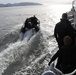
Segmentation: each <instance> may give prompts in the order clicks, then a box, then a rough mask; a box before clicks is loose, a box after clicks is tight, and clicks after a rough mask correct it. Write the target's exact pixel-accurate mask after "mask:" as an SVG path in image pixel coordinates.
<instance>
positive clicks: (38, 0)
mask: <svg viewBox="0 0 76 75" xmlns="http://www.w3.org/2000/svg"><path fill="white" fill-rule="evenodd" d="M72 1H73V0H0V3H19V2H36V3H72Z"/></svg>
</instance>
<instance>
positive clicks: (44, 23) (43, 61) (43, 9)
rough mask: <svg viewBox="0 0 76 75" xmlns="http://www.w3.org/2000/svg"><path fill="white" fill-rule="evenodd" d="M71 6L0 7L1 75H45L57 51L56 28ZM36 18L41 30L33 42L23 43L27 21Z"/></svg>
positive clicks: (31, 40)
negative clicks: (23, 31)
mask: <svg viewBox="0 0 76 75" xmlns="http://www.w3.org/2000/svg"><path fill="white" fill-rule="evenodd" d="M71 8H72V5H71V4H52V5H51V4H44V5H41V6H20V7H1V8H0V75H41V73H42V72H44V71H45V70H47V69H48V62H49V60H50V58H51V56H52V55H53V54H54V53H55V52H56V51H57V49H58V48H57V43H56V40H55V38H54V36H53V33H54V27H55V24H56V23H57V22H59V20H60V18H61V15H62V13H64V12H69V11H70V10H71ZM33 15H36V17H37V18H38V19H39V20H40V31H39V32H38V33H37V34H35V35H34V36H32V38H31V39H30V40H29V41H27V42H26V41H25V40H23V41H19V31H20V28H21V27H22V25H23V23H24V21H25V20H26V18H28V17H31V16H33Z"/></svg>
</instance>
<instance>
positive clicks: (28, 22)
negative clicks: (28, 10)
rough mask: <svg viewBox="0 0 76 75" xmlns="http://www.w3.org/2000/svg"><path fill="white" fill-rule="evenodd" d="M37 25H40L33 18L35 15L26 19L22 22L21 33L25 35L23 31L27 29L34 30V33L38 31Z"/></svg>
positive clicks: (35, 18)
mask: <svg viewBox="0 0 76 75" xmlns="http://www.w3.org/2000/svg"><path fill="white" fill-rule="evenodd" d="M39 25H40V21H39V20H38V19H37V17H35V15H34V16H33V17H30V18H27V19H26V20H25V22H24V26H22V28H21V31H20V32H22V33H25V31H26V30H27V29H32V28H35V30H36V32H38V31H39V29H40V28H39Z"/></svg>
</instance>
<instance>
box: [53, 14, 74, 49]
mask: <svg viewBox="0 0 76 75" xmlns="http://www.w3.org/2000/svg"><path fill="white" fill-rule="evenodd" d="M74 32H75V30H74V28H73V27H72V26H71V23H70V21H69V20H68V19H67V14H66V13H64V14H63V15H62V19H61V21H60V22H59V23H57V24H56V26H55V29H54V36H55V38H56V40H57V42H58V46H59V48H60V47H61V46H63V45H64V43H63V38H64V37H65V36H66V35H69V36H71V37H72V38H73V39H75V38H74ZM73 43H75V40H74V41H73Z"/></svg>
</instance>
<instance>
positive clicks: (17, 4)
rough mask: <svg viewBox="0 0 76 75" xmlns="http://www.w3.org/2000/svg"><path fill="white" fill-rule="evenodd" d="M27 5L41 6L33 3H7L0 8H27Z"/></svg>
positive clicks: (0, 5)
mask: <svg viewBox="0 0 76 75" xmlns="http://www.w3.org/2000/svg"><path fill="white" fill-rule="evenodd" d="M29 5H42V4H39V3H33V2H20V3H13V4H11V3H7V4H0V7H12V6H29Z"/></svg>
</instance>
